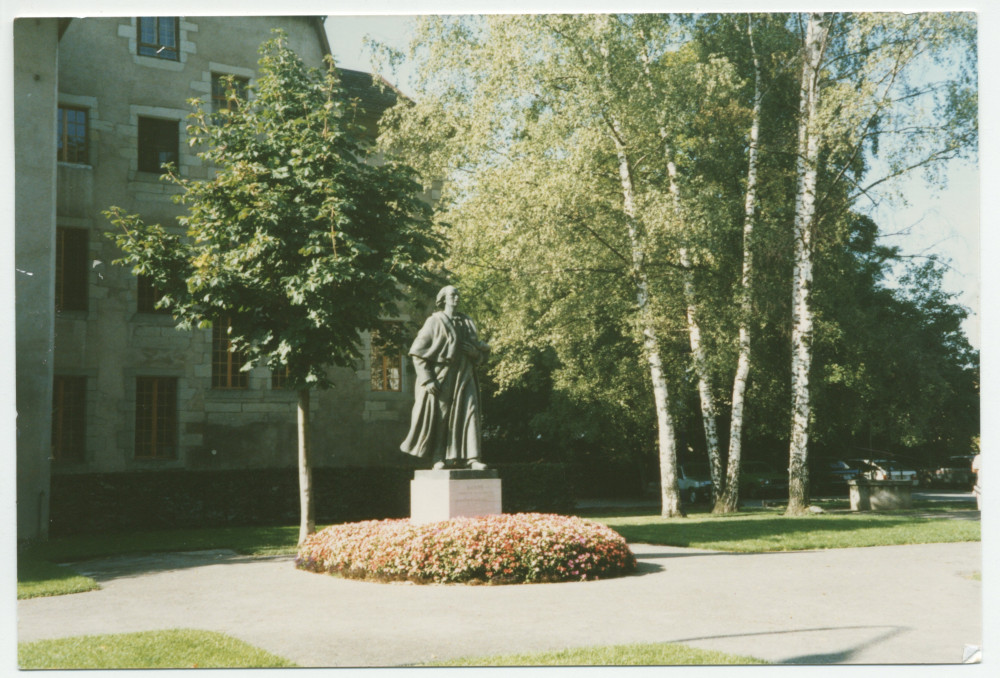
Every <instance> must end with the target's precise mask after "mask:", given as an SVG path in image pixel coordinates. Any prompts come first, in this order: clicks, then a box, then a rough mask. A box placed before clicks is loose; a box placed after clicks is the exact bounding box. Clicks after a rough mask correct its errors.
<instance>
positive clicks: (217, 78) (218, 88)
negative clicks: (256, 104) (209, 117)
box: [212, 73, 250, 113]
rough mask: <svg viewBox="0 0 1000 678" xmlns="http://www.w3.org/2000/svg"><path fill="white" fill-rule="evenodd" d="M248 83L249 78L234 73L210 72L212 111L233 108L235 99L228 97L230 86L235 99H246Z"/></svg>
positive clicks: (216, 111)
mask: <svg viewBox="0 0 1000 678" xmlns="http://www.w3.org/2000/svg"><path fill="white" fill-rule="evenodd" d="M249 84H250V79H249V78H241V77H239V76H235V75H226V74H223V73H212V112H213V113H218V112H219V111H222V110H230V111H231V110H233V109H234V108H235V107H236V101H235V100H233V99H231V98H230V97H229V89H230V87H232V89H233V90H235V91H234V94H235V95H236V99H238V100H240V101H246V100H247V86H248V85H249Z"/></svg>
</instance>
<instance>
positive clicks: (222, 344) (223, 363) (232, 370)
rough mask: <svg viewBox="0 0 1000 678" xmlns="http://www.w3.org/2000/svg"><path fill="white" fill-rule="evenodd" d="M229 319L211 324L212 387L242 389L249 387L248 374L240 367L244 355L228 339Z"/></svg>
mask: <svg viewBox="0 0 1000 678" xmlns="http://www.w3.org/2000/svg"><path fill="white" fill-rule="evenodd" d="M229 328H230V320H229V319H228V318H226V319H225V321H220V322H215V323H213V324H212V389H214V390H219V391H242V390H246V389H248V388H249V387H250V374H249V372H247V371H244V370H243V369H242V367H243V365H245V364H246V357H245V356H244V355H243V353H242V351H237V350H234V349H233V344H232V342H231V341H230V340H229Z"/></svg>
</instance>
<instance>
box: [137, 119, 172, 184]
mask: <svg viewBox="0 0 1000 678" xmlns="http://www.w3.org/2000/svg"><path fill="white" fill-rule="evenodd" d="M177 127H178V123H177V121H176V120H160V119H158V118H139V171H140V172H154V173H156V174H165V173H166V171H167V170H166V169H164V167H163V165H164V164H166V163H171V164H173V165H176V164H177V159H178V157H179V155H178V151H177V147H178V144H179V137H178V131H177Z"/></svg>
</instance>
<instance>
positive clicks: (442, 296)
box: [434, 285, 458, 309]
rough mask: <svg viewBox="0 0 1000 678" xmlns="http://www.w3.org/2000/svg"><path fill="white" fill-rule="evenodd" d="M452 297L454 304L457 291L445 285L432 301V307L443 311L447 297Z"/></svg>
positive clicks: (456, 298)
mask: <svg viewBox="0 0 1000 678" xmlns="http://www.w3.org/2000/svg"><path fill="white" fill-rule="evenodd" d="M452 295H453V296H454V299H455V302H456V303H457V302H458V289H456V288H455V287H454V286H453V285H445V286H444V287H442V288H441V291H440V292H438V293H437V297H435V299H434V305H435V306H437V307H438V308H439V309H443V308H444V307H445V301H446V300H447V299H448V297H449V296H452Z"/></svg>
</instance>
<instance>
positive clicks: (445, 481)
mask: <svg viewBox="0 0 1000 678" xmlns="http://www.w3.org/2000/svg"><path fill="white" fill-rule="evenodd" d="M501 495H502V493H501V484H500V479H499V478H498V477H497V472H496V471H495V470H494V469H487V470H483V471H472V470H467V469H458V470H442V471H417V472H416V473H414V477H413V480H411V481H410V521H411V522H414V523H434V522H438V521H441V520H450V519H452V518H459V517H465V518H472V517H476V516H488V515H494V514H498V513H502V512H503V511H502V496H501Z"/></svg>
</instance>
